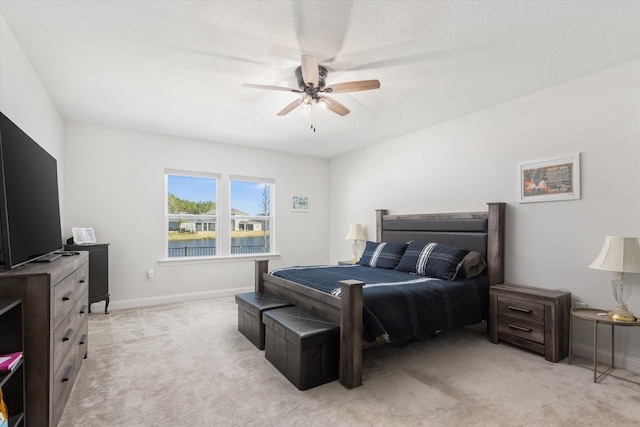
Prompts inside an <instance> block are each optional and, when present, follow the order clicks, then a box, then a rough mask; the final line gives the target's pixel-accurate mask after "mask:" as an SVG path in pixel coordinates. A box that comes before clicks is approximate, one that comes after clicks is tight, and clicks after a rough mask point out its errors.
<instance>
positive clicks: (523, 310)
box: [507, 305, 531, 313]
mask: <svg viewBox="0 0 640 427" xmlns="http://www.w3.org/2000/svg"><path fill="white" fill-rule="evenodd" d="M507 308H508V309H509V310H515V311H521V312H523V313H531V310H529V309H528V308H520V307H514V306H512V305H508V306H507Z"/></svg>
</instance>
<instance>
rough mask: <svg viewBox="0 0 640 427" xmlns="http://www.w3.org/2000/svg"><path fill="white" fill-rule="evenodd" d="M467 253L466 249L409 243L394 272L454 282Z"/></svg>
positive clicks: (440, 244) (438, 244) (437, 244)
mask: <svg viewBox="0 0 640 427" xmlns="http://www.w3.org/2000/svg"><path fill="white" fill-rule="evenodd" d="M469 252H470V251H469V250H468V249H461V248H456V247H454V246H449V245H444V244H442V243H418V242H411V243H409V246H408V247H407V250H406V251H405V252H404V255H403V256H402V259H401V260H400V262H399V263H398V266H397V267H396V270H399V271H408V272H410V273H415V274H419V275H420V276H427V277H435V278H438V279H442V280H454V279H455V278H456V275H457V274H458V269H459V268H460V266H461V265H462V260H464V257H465V256H466V255H467V254H468V253H469Z"/></svg>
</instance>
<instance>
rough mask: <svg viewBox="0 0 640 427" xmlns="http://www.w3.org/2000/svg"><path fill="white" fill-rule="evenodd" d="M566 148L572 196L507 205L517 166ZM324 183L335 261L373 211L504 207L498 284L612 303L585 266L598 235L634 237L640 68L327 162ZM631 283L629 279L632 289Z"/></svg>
mask: <svg viewBox="0 0 640 427" xmlns="http://www.w3.org/2000/svg"><path fill="white" fill-rule="evenodd" d="M575 152H580V153H581V159H582V160H581V172H582V179H581V184H582V199H581V200H575V201H562V202H547V203H528V204H517V203H516V197H517V194H516V189H517V172H516V171H517V163H518V162H521V161H529V160H537V159H546V158H554V157H562V156H564V155H566V154H570V153H575ZM330 183H331V184H330V192H331V213H330V223H331V243H330V246H331V260H332V261H337V260H340V259H349V258H350V253H351V252H350V244H349V242H345V241H344V236H345V235H346V232H347V230H348V226H349V224H350V223H351V222H361V223H363V224H365V225H366V226H367V233H368V236H369V238H370V239H372V240H373V239H375V215H374V209H377V208H383V209H389V210H390V211H391V213H397V214H400V213H420V212H454V211H467V210H484V209H485V203H486V202H490V201H491V202H507V203H508V206H507V227H506V235H507V238H506V272H505V273H506V281H508V282H512V283H520V284H527V285H532V286H539V287H543V288H552V289H556V288H560V289H568V290H570V291H571V292H572V294H573V296H574V298H577V299H579V300H582V301H585V302H586V303H588V305H589V306H590V307H595V308H609V307H612V306H613V305H614V300H613V298H612V296H611V291H610V280H612V279H614V278H615V274H613V273H607V272H602V271H597V270H592V269H589V268H588V267H587V266H588V265H589V264H590V263H591V261H593V259H594V258H595V257H596V255H597V254H598V252H599V251H600V248H601V247H602V244H603V243H604V237H605V236H606V235H624V236H640V197H639V196H640V186H639V184H640V61H635V62H631V63H628V64H625V65H621V66H618V67H616V68H613V69H609V70H606V71H602V72H600V73H597V74H594V75H590V76H587V77H584V78H581V79H578V80H575V81H572V82H569V83H566V84H564V85H561V86H558V87H554V88H551V89H548V90H544V91H541V92H539V93H535V94H532V95H529V96H526V97H523V98H521V99H517V100H514V101H511V102H507V103H504V104H501V105H497V106H495V107H492V108H488V109H485V110H482V111H478V112H475V113H473V114H469V115H467V116H465V117H461V118H458V119H455V120H451V121H449V122H447V123H443V124H441V125H438V126H433V127H431V128H428V129H424V130H421V131H419V132H416V133H413V134H411V135H406V136H404V137H400V138H396V139H394V140H391V141H387V142H385V143H383V144H379V145H376V146H373V147H370V148H368V149H364V150H361V151H358V152H356V153H352V154H350V155H347V156H344V157H340V158H337V159H334V160H332V161H331V170H330ZM639 276H640V275H638V274H629V275H628V277H627V278H628V279H629V281H632V282H634V283H635V284H636V285H637V284H639V283H640V277H639ZM634 292H635V295H632V296H631V301H630V305H629V307H630V309H631V310H633V311H635V313H637V314H640V286H636V290H635V291H634ZM621 329H625V330H621V331H618V332H617V334H616V340H617V347H618V345H619V348H617V349H616V351H621V352H622V354H625V355H627V356H628V358H632V359H634V360H635V361H636V362H638V363H640V340H638V335H637V334H638V333H639V332H640V331H635V330H633V331H629V330H626V329H628V328H621ZM632 329H637V328H632ZM578 339H580V340H581V342H582V343H583V344H584V343H589V342H590V340H591V335H590V332H589V331H588V330H585V329H584V328H580V327H578ZM589 345H590V344H589ZM638 366H640V365H638Z"/></svg>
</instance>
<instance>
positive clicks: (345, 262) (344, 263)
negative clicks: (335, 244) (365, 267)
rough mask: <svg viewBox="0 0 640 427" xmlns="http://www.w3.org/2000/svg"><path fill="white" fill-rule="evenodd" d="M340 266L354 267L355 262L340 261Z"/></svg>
mask: <svg viewBox="0 0 640 427" xmlns="http://www.w3.org/2000/svg"><path fill="white" fill-rule="evenodd" d="M338 265H353V261H351V260H349V261H338Z"/></svg>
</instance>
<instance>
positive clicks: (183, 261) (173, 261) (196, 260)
mask: <svg viewBox="0 0 640 427" xmlns="http://www.w3.org/2000/svg"><path fill="white" fill-rule="evenodd" d="M267 259H280V254H279V253H273V254H247V255H227V256H215V257H213V256H211V257H176V258H160V259H159V260H158V265H190V264H216V263H219V262H247V261H254V260H267Z"/></svg>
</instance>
